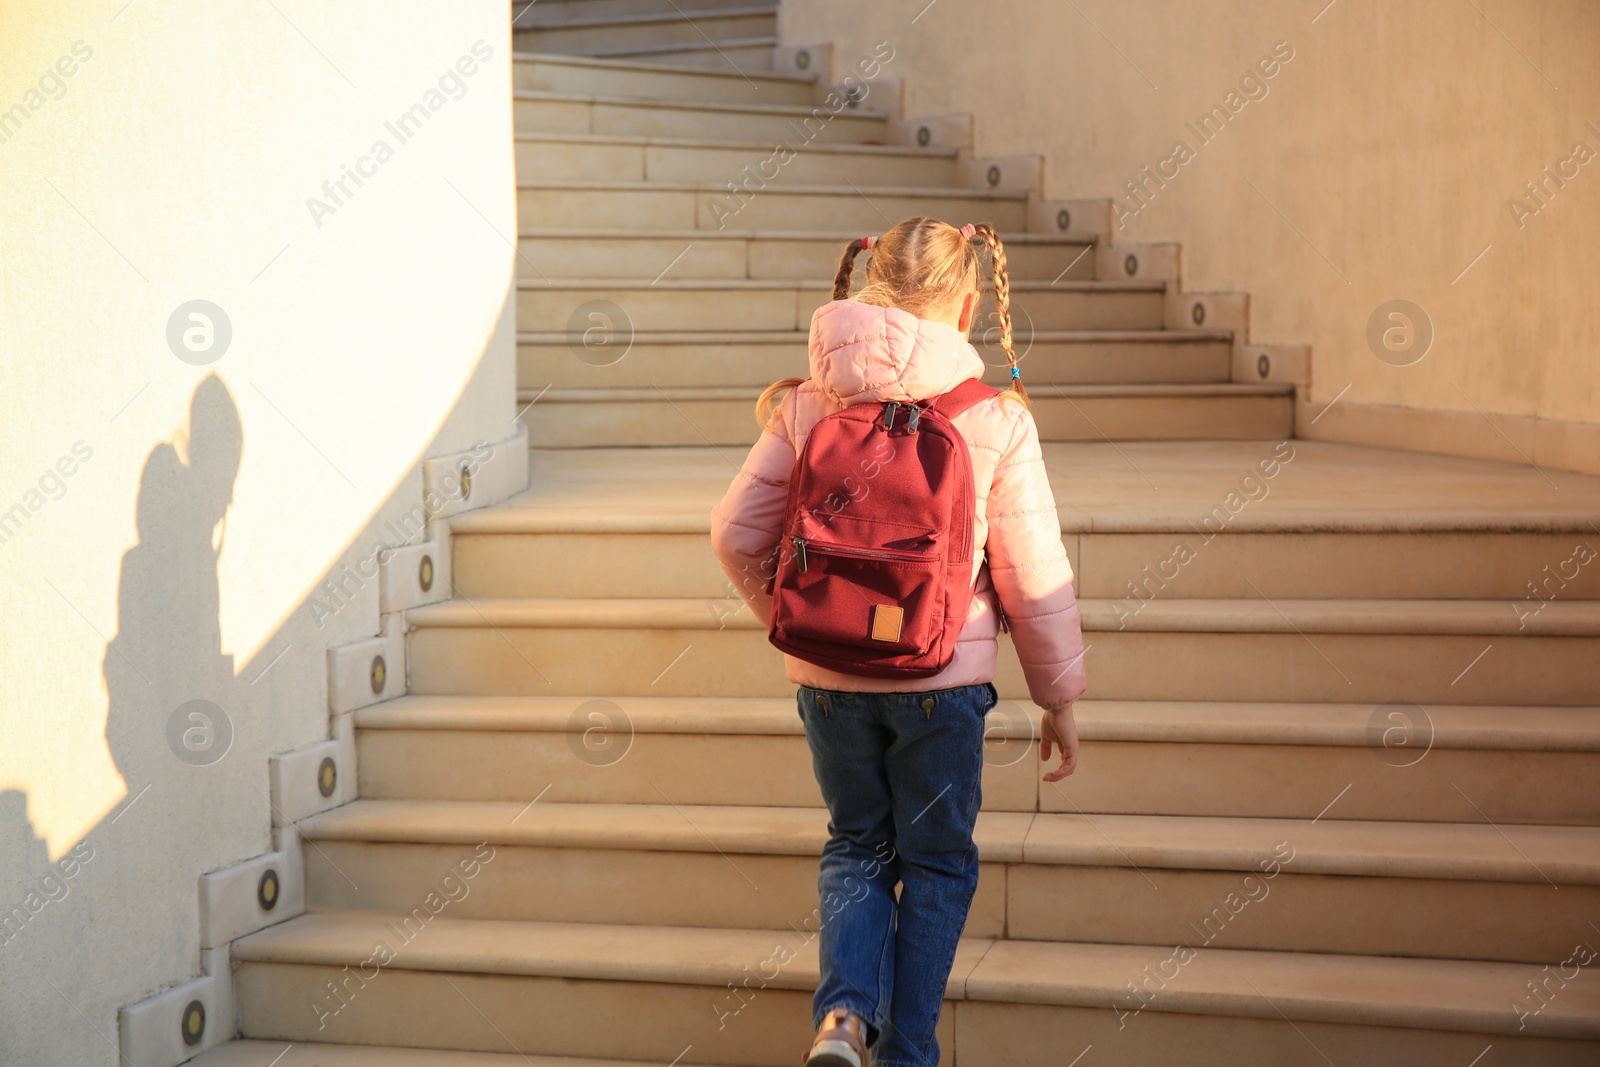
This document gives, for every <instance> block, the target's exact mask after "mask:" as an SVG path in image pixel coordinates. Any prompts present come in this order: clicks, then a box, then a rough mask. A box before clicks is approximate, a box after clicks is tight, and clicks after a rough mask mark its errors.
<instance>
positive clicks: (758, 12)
mask: <svg viewBox="0 0 1600 1067" xmlns="http://www.w3.org/2000/svg"><path fill="white" fill-rule="evenodd" d="M674 7H677V5H674ZM777 13H778V5H777V4H744V5H741V6H739V7H695V8H682V7H677V10H675V11H671V12H640V13H637V14H627V15H600V16H596V17H593V18H585V19H571V20H568V21H566V22H558V23H549V24H542V25H538V26H529V27H526V29H527V30H539V31H543V30H573V29H600V28H603V27H607V26H619V27H620V26H648V25H654V24H655V23H659V22H693V21H694V20H695V19H697V18H701V19H720V18H756V17H760V16H763V15H776V14H777ZM518 29H519V30H522V29H523V28H522V27H519V28H518Z"/></svg>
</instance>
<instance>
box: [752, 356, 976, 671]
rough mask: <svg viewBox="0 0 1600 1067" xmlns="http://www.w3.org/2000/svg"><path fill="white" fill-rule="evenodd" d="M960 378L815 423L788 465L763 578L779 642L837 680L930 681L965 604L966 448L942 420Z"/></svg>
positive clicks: (961, 407) (957, 403) (965, 393)
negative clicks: (774, 546)
mask: <svg viewBox="0 0 1600 1067" xmlns="http://www.w3.org/2000/svg"><path fill="white" fill-rule="evenodd" d="M997 395H999V394H998V393H997V392H996V391H995V390H994V389H991V388H989V387H988V386H987V385H984V384H983V383H982V382H979V381H976V380H969V381H965V382H962V383H961V384H960V385H958V386H956V387H955V388H954V389H952V390H950V391H949V392H948V393H945V394H943V395H941V396H937V397H934V398H932V399H930V400H925V401H922V402H921V403H917V404H901V403H893V402H891V403H886V404H858V405H856V406H854V407H848V408H845V409H844V410H843V411H836V412H834V413H833V414H832V415H829V416H827V417H826V418H824V419H822V420H821V421H820V422H818V423H817V424H816V426H815V427H813V428H812V430H811V434H810V436H809V437H808V438H806V443H805V447H804V448H803V449H801V451H800V457H799V459H798V460H796V462H795V466H794V474H793V476H792V477H791V478H790V480H789V500H788V504H787V505H786V507H785V510H784V519H783V540H782V542H780V544H779V557H778V568H777V570H776V572H775V573H774V575H773V580H772V632H771V635H770V639H771V641H772V643H773V644H774V645H776V646H777V647H778V648H780V649H782V650H783V651H784V652H787V653H788V654H789V655H791V656H798V657H799V658H801V659H803V660H805V661H807V662H808V663H815V664H816V665H818V666H819V667H826V668H828V669H829V670H834V671H839V672H841V673H844V674H857V675H866V676H868V677H873V678H926V677H929V676H931V675H935V674H938V673H939V672H940V671H941V670H943V669H944V668H945V667H946V666H947V665H948V664H949V663H950V659H951V657H953V656H954V655H955V651H956V638H957V637H958V636H959V635H960V633H961V628H962V626H963V625H965V624H966V621H967V608H968V607H969V606H970V604H971V602H972V552H973V546H972V524H973V517H974V513H975V510H976V507H977V496H976V493H975V490H974V488H973V484H972V456H971V454H970V453H969V452H968V451H967V443H966V441H964V440H963V439H962V437H961V433H960V432H959V431H958V430H957V429H956V428H955V426H954V424H953V423H952V422H951V420H952V419H954V418H955V417H956V416H957V415H959V414H961V413H962V412H963V411H966V410H967V409H968V408H970V407H972V406H973V405H974V404H976V403H978V402H979V401H980V400H983V399H984V398H985V397H991V396H997Z"/></svg>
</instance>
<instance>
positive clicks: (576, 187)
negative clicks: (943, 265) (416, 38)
mask: <svg viewBox="0 0 1600 1067" xmlns="http://www.w3.org/2000/svg"><path fill="white" fill-rule="evenodd" d="M1027 207H1028V205H1027V199H1026V197H1023V196H1020V195H1012V194H1007V193H994V192H989V191H987V190H979V189H927V188H914V187H906V188H899V187H884V186H877V187H874V188H873V189H872V191H871V192H870V193H868V192H867V191H865V190H864V189H861V188H860V187H856V188H852V187H850V186H848V185H844V186H827V185H785V184H774V185H773V186H771V187H769V188H766V189H762V190H759V191H758V192H756V193H754V194H753V195H751V194H740V195H738V196H736V195H735V194H733V193H730V192H729V191H728V190H727V189H726V188H719V187H718V186H716V185H711V184H695V183H667V182H600V181H596V182H577V183H574V182H555V181H552V182H526V183H521V184H519V185H518V187H517V218H518V225H519V226H520V227H523V228H528V227H548V226H550V225H551V224H552V223H555V222H563V221H571V220H584V221H585V222H586V223H588V224H590V225H593V224H596V223H598V224H600V225H603V226H606V227H628V228H634V229H638V230H642V231H648V230H681V229H698V230H723V229H728V228H730V227H739V228H743V229H756V230H762V229H791V230H792V229H811V230H824V231H833V230H837V229H839V228H841V227H848V228H849V229H851V230H855V231H858V232H860V233H882V232H883V231H884V230H886V229H888V228H889V225H890V224H889V223H886V222H885V221H884V220H885V219H892V220H895V221H899V220H901V219H907V218H912V217H914V216H917V215H931V216H933V217H936V218H944V219H946V220H959V221H960V222H962V223H964V222H967V221H977V222H989V223H992V224H993V225H995V226H996V227H998V228H1000V229H1001V230H1013V229H1021V228H1022V227H1023V226H1024V225H1025V224H1026V221H1027ZM839 251H840V252H843V251H844V250H843V249H842V248H841V249H840V250H839ZM1086 258H1087V257H1086ZM835 266H837V260H835ZM1130 284H1131V283H1130ZM1142 284H1151V285H1159V284H1161V283H1159V282H1152V283H1142ZM1156 325H1158V326H1159V325H1160V323H1157V324H1156Z"/></svg>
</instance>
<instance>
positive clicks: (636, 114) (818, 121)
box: [513, 99, 887, 226]
mask: <svg viewBox="0 0 1600 1067" xmlns="http://www.w3.org/2000/svg"><path fill="white" fill-rule="evenodd" d="M513 110H514V112H515V125H516V131H517V132H518V133H600V134H620V135H624V136H635V137H641V136H642V137H683V138H692V139H695V140H705V141H761V142H767V143H770V144H773V145H776V144H780V143H781V144H788V145H791V146H793V145H801V146H804V145H807V144H812V143H822V144H866V143H879V144H881V143H883V142H884V141H885V140H886V135H887V130H886V129H885V123H884V120H883V119H881V118H874V117H870V116H868V117H858V116H855V115H852V114H850V113H849V112H848V111H844V112H840V113H839V114H837V115H833V114H831V113H830V112H829V111H828V110H827V109H826V108H823V107H820V106H819V107H817V108H815V109H814V112H813V113H802V114H796V115H770V114H764V113H761V112H754V113H752V112H743V111H729V110H725V109H722V108H717V107H712V106H706V107H696V106H694V105H692V104H687V103H685V104H673V105H670V106H665V107H663V106H651V105H646V104H628V103H612V102H603V101H602V102H595V103H590V102H589V101H587V100H521V99H519V100H516V101H514V106H513ZM768 155H770V153H762V154H758V155H751V156H749V157H747V158H746V160H745V162H748V163H750V164H751V165H756V164H759V163H761V161H762V160H764V159H765V158H767V156H768ZM741 166H742V164H741ZM740 177H741V175H740V173H739V168H735V169H733V170H732V171H730V172H729V173H728V174H726V175H725V176H724V180H726V181H734V180H736V179H738V178H740ZM837 225H838V224H837V223H835V226H837Z"/></svg>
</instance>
